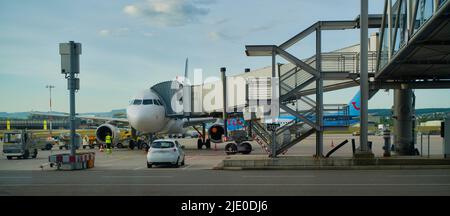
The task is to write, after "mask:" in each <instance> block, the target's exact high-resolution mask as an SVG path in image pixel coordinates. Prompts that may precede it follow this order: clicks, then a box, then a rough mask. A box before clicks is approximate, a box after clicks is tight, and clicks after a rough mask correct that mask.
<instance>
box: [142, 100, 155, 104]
mask: <svg viewBox="0 0 450 216" xmlns="http://www.w3.org/2000/svg"><path fill="white" fill-rule="evenodd" d="M142 104H144V105H152V104H153V100H152V99H145V100H144V101H142Z"/></svg>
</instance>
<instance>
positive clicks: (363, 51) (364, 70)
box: [355, 0, 374, 158]
mask: <svg viewBox="0 0 450 216" xmlns="http://www.w3.org/2000/svg"><path fill="white" fill-rule="evenodd" d="M360 12H361V15H360V19H359V20H360V21H359V24H360V40H361V43H360V52H359V53H360V66H361V70H360V91H361V100H360V101H361V116H360V121H361V124H360V137H359V138H360V149H359V151H357V152H355V157H362V158H372V157H373V156H374V155H373V153H372V150H371V149H370V148H369V142H368V128H369V127H368V123H369V120H368V118H369V117H368V116H369V114H368V113H369V111H368V110H369V107H368V101H369V75H368V71H369V65H368V63H369V59H368V48H369V42H368V35H369V32H368V31H369V30H368V28H369V15H368V13H369V3H368V0H361V11H360Z"/></svg>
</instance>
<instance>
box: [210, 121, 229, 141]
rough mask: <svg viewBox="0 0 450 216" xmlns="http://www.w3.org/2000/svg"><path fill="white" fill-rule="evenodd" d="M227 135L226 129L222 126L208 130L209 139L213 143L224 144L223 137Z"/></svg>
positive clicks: (215, 126) (216, 125)
mask: <svg viewBox="0 0 450 216" xmlns="http://www.w3.org/2000/svg"><path fill="white" fill-rule="evenodd" d="M224 134H225V128H224V127H223V126H222V125H220V124H215V125H213V126H211V127H210V128H209V130H208V135H209V138H210V139H211V142H214V143H220V142H222V135H224Z"/></svg>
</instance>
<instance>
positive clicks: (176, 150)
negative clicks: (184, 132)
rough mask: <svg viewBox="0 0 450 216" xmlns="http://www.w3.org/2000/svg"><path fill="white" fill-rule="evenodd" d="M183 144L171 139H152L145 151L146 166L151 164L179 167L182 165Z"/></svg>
mask: <svg viewBox="0 0 450 216" xmlns="http://www.w3.org/2000/svg"><path fill="white" fill-rule="evenodd" d="M183 149H184V146H182V145H180V143H178V141H176V140H171V139H159V140H155V141H153V143H152V145H151V146H150V149H149V150H148V153H147V167H148V168H151V167H152V166H153V165H172V166H174V167H179V166H183V165H184V158H185V154H184V150H183Z"/></svg>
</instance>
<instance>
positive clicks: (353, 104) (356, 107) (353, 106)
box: [348, 91, 361, 116]
mask: <svg viewBox="0 0 450 216" xmlns="http://www.w3.org/2000/svg"><path fill="white" fill-rule="evenodd" d="M348 107H349V113H348V114H349V115H350V116H359V115H360V113H361V92H360V91H358V92H357V93H356V95H355V96H354V97H353V98H352V99H351V100H350V102H349V103H348Z"/></svg>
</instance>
